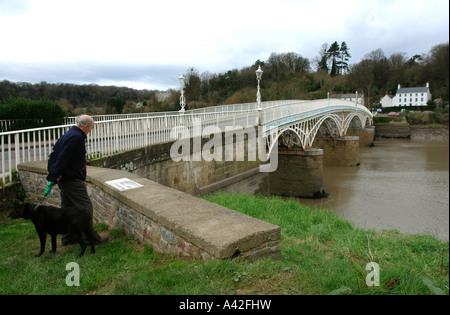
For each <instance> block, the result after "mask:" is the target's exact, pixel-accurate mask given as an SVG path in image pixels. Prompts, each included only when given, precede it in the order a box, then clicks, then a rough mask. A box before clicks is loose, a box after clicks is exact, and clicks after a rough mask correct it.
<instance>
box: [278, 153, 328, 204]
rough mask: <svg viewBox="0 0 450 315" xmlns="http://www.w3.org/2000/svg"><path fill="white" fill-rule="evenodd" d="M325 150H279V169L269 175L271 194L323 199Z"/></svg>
mask: <svg viewBox="0 0 450 315" xmlns="http://www.w3.org/2000/svg"><path fill="white" fill-rule="evenodd" d="M322 156H323V150H322V149H307V150H303V149H301V148H292V149H288V148H285V147H279V148H278V168H277V170H276V171H275V172H273V173H269V193H270V194H273V195H281V196H289V197H303V198H322V197H324V196H325V191H324V189H323V160H322Z"/></svg>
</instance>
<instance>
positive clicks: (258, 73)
mask: <svg viewBox="0 0 450 315" xmlns="http://www.w3.org/2000/svg"><path fill="white" fill-rule="evenodd" d="M255 72H256V80H258V90H257V92H256V104H257V106H258V108H257V109H258V124H259V125H261V123H262V108H261V91H260V87H259V83H260V81H261V77H262V74H263V71H262V70H261V66H258V70H256V71H255Z"/></svg>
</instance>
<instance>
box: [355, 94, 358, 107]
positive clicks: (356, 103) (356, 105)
mask: <svg viewBox="0 0 450 315" xmlns="http://www.w3.org/2000/svg"><path fill="white" fill-rule="evenodd" d="M355 95H356V100H355V108H356V109H358V91H356V93H355Z"/></svg>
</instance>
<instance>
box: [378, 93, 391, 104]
mask: <svg viewBox="0 0 450 315" xmlns="http://www.w3.org/2000/svg"><path fill="white" fill-rule="evenodd" d="M393 98H394V97H393V96H392V95H389V94H388V93H387V92H386V95H385V96H383V98H382V99H381V100H380V103H381V107H392V99H393Z"/></svg>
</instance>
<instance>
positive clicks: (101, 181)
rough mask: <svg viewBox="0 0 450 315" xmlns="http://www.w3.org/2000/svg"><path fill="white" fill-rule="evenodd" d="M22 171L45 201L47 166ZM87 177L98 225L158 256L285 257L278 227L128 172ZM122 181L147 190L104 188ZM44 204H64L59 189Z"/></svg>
mask: <svg viewBox="0 0 450 315" xmlns="http://www.w3.org/2000/svg"><path fill="white" fill-rule="evenodd" d="M18 170H19V178H20V181H21V183H22V187H23V189H24V191H25V193H26V195H27V198H28V199H29V200H30V201H31V202H34V203H37V202H39V201H41V200H42V196H43V193H44V189H45V187H46V186H47V181H46V179H45V177H46V162H30V163H24V164H20V165H19V166H18ZM87 172H88V177H87V181H86V182H87V189H88V193H89V196H90V198H91V200H92V202H93V206H94V220H95V222H104V223H106V224H108V226H109V228H123V229H124V230H125V232H126V233H127V234H129V235H132V236H134V237H135V239H136V240H138V241H140V242H148V243H151V244H152V246H153V248H154V249H155V250H156V251H158V252H162V253H172V254H176V255H179V256H189V257H194V258H198V259H226V258H230V257H243V258H249V259H258V258H267V257H269V258H274V259H277V258H279V257H280V256H281V243H280V235H281V230H280V227H278V226H275V225H272V224H270V223H267V222H264V221H261V220H258V219H255V218H252V217H249V216H246V215H244V214H241V213H238V212H235V211H232V210H229V209H226V208H224V207H221V206H219V205H217V204H213V203H210V202H208V201H206V200H203V199H199V198H196V197H194V196H191V195H188V194H186V193H183V192H180V191H177V190H175V189H172V188H169V187H165V186H162V185H160V184H158V183H155V182H153V181H151V180H148V179H145V178H142V177H139V176H137V175H135V174H131V173H128V172H124V171H119V170H111V169H103V168H97V167H91V166H89V167H88V169H87ZM123 177H126V178H129V179H131V180H133V181H135V182H137V183H139V184H141V185H143V187H140V188H136V189H131V190H127V191H122V192H120V191H118V190H116V189H114V188H112V187H111V186H109V185H107V184H105V182H106V181H110V180H113V179H118V178H123ZM44 204H48V205H53V206H59V205H60V195H59V189H58V187H57V186H54V188H53V190H52V193H51V195H50V196H48V197H46V198H45V201H44Z"/></svg>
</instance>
